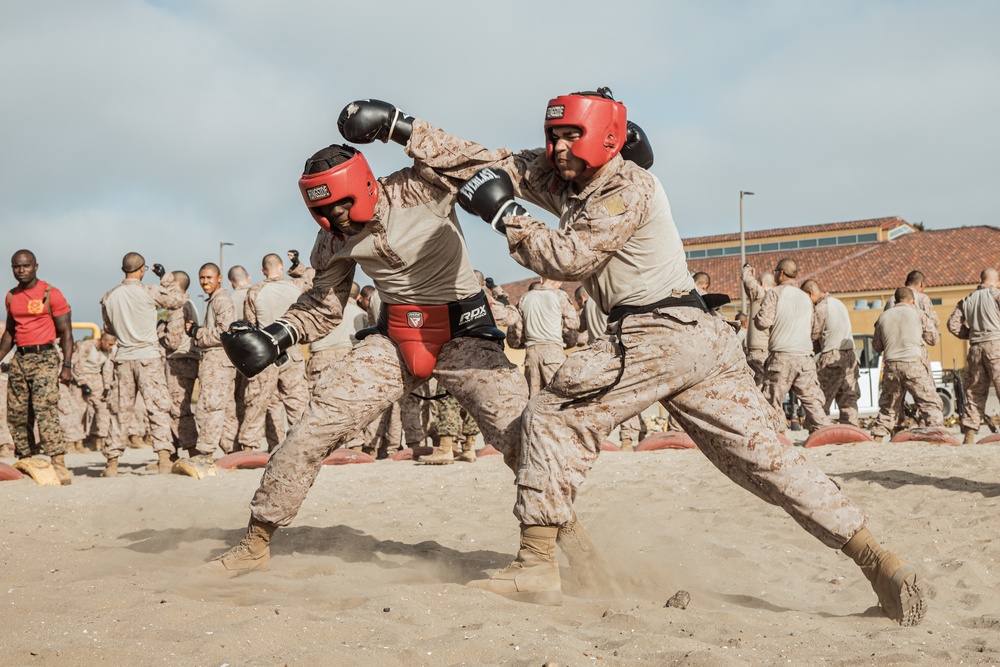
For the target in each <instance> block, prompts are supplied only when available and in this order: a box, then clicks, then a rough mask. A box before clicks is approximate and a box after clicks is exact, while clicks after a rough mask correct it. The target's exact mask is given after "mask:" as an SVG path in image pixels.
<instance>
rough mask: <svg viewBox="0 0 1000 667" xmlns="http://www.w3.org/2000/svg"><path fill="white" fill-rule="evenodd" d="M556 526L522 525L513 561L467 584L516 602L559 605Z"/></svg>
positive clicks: (560, 598) (560, 593)
mask: <svg viewBox="0 0 1000 667" xmlns="http://www.w3.org/2000/svg"><path fill="white" fill-rule="evenodd" d="M558 534H559V527H558V526H523V525H522V526H521V548H520V549H519V550H518V552H517V557H516V558H515V559H514V562H513V563H511V564H510V565H508V566H507V567H505V568H504V569H502V570H500V571H499V572H497V573H496V574H494V575H493V576H492V577H490V578H489V579H478V580H476V581H470V582H469V584H468V585H469V586H472V587H473V588H481V589H483V590H487V591H490V592H492V593H496V594H497V595H502V596H504V597H506V598H510V599H511V600H517V601H518V602H530V603H532V604H544V605H550V606H559V605H561V604H562V585H561V582H560V580H559V565H558V564H557V563H556V536H557V535H558Z"/></svg>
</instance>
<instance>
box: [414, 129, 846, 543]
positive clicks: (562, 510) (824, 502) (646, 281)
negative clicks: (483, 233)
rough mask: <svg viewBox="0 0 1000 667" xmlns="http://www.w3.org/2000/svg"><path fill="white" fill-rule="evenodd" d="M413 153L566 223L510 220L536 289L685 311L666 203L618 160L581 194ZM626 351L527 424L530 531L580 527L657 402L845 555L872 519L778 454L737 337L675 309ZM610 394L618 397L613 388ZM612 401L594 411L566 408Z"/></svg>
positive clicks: (794, 457) (572, 366)
mask: <svg viewBox="0 0 1000 667" xmlns="http://www.w3.org/2000/svg"><path fill="white" fill-rule="evenodd" d="M407 150H408V152H410V154H412V155H416V156H418V157H420V158H422V159H424V160H426V161H428V162H429V163H431V164H432V165H433V166H434V167H435V168H436V169H438V170H439V171H441V172H443V173H446V174H448V175H450V176H452V177H455V178H465V179H467V178H471V177H472V176H473V175H474V174H475V173H476V172H477V171H478V170H479V169H480V168H482V167H483V166H487V165H489V166H493V167H494V168H497V167H500V168H503V169H504V170H505V171H507V172H508V173H509V174H510V176H511V179H512V180H513V182H514V186H515V191H516V194H517V196H519V197H522V198H524V199H526V200H528V201H530V202H532V203H533V204H536V205H538V206H540V207H542V208H543V209H545V210H548V211H549V212H551V213H553V214H555V215H558V216H559V217H560V224H559V229H558V230H556V229H551V228H548V227H546V226H545V225H544V224H543V223H541V222H539V221H537V220H534V219H532V218H531V217H530V216H512V217H507V218H504V222H505V224H506V227H507V242H508V246H509V249H510V253H511V256H512V257H514V259H516V260H517V261H518V262H519V263H521V264H522V265H524V266H526V267H527V268H529V269H531V270H533V271H534V272H536V273H538V274H539V275H542V276H545V277H548V278H552V279H555V280H567V281H568V280H580V281H581V282H583V284H584V286H585V289H586V290H587V292H588V294H590V295H591V297H592V298H594V299H597V300H598V301H599V305H600V307H601V309H602V310H603V311H604V312H611V310H612V308H613V307H615V306H619V305H625V306H629V305H636V306H639V305H644V304H652V303H655V302H658V301H660V300H662V299H664V298H666V297H678V298H679V297H683V296H686V295H688V294H689V292H690V291H691V290H692V289H693V288H694V284H693V282H692V281H691V277H690V274H689V273H688V270H687V266H686V262H685V259H684V249H683V246H682V244H681V241H680V237H679V235H678V233H677V229H676V227H675V226H674V223H673V220H672V218H671V215H670V209H669V205H668V203H667V199H666V195H665V193H664V192H663V188H662V187H661V186H660V184H659V181H658V180H657V179H656V177H655V176H653V175H652V174H650V173H649V172H647V171H645V170H643V169H641V168H640V167H638V166H636V165H634V164H632V163H628V162H625V161H624V160H623V159H622V158H621V156H615V157H614V158H612V159H611V161H610V162H609V163H608V164H607V165H606V166H605V167H604V168H603V170H602V171H601V172H600V173H599V174H598V175H597V176H596V177H595V178H594V179H593V180H592V181H591V182H590V183H589V184H588V185H587V186H586V188H585V189H584V190H583V191H582V192H579V193H577V192H576V191H575V189H573V187H572V186H568V185H566V184H564V183H560V182H559V181H558V180H556V179H555V175H554V172H553V168H552V167H551V166H550V165H549V164H548V163H547V161H546V159H545V151H544V150H532V151H524V152H521V153H519V154H517V155H512V154H511V153H510V152H509V151H506V150H497V151H488V150H487V149H484V148H482V147H481V146H478V145H476V144H471V143H469V142H464V141H462V140H460V139H456V138H453V137H448V136H447V135H444V133H442V132H441V131H440V130H437V129H436V128H433V127H431V126H429V125H428V124H426V123H425V122H424V121H421V120H416V121H414V123H413V134H412V136H411V138H410V142H409V144H408V145H407ZM621 332H622V335H621V343H622V344H623V345H624V348H625V349H624V353H625V365H624V371H623V372H622V378H621V381H620V382H619V383H618V384H617V385H615V386H613V387H611V385H612V384H613V382H614V380H615V377H616V375H617V374H618V373H619V371H620V370H621V364H622V360H621V358H620V356H619V351H620V348H619V345H618V344H617V341H615V342H612V341H611V340H599V341H597V342H595V343H594V344H593V345H592V346H591V347H590V348H587V349H584V350H581V351H578V352H576V353H574V354H572V355H571V356H570V357H569V358H568V359H567V361H566V363H565V364H563V366H562V368H561V369H560V370H559V372H558V373H556V376H555V378H553V380H552V382H550V383H549V385H548V387H546V388H545V389H544V390H542V392H541V393H539V394H538V395H537V396H535V397H534V398H532V399H531V400H530V401H529V403H528V406H527V408H526V409H525V413H524V416H523V423H522V441H521V447H522V449H521V457H520V467H519V470H518V474H517V502H516V505H515V510H514V513H515V516H517V518H518V519H519V520H520V521H521V523H522V524H523V525H527V526H561V525H565V524H567V523H569V522H571V521H572V520H573V516H574V515H573V507H572V506H573V500H574V499H575V497H576V493H577V489H578V488H579V486H580V484H582V483H583V481H584V478H585V477H586V474H587V472H588V471H589V469H590V468H591V466H592V465H593V463H594V461H595V460H596V459H597V456H598V455H599V452H600V443H601V441H602V440H603V439H604V438H605V437H607V435H608V434H610V433H611V431H612V429H614V427H615V426H616V425H618V424H620V423H621V422H623V421H625V420H626V419H628V418H630V417H632V416H634V415H636V414H638V413H639V412H640V411H641V410H642V409H643V408H645V407H646V406H648V405H651V404H652V403H654V402H656V401H660V402H661V403H662V404H663V405H664V406H665V407H666V408H667V410H668V411H669V412H670V413H671V415H672V416H673V417H674V418H675V419H676V420H677V421H678V422H679V423H680V424H681V425H682V426H683V427H684V429H685V431H687V433H688V434H690V435H691V437H692V438H693V439H694V441H695V442H696V443H698V445H699V447H700V449H701V451H702V452H703V453H704V454H705V455H706V456H707V457H708V458H709V459H710V460H711V461H712V462H713V463H714V464H715V465H716V466H718V467H719V468H720V469H721V470H722V471H723V472H725V473H726V474H727V475H729V476H730V478H732V479H733V480H734V481H736V482H737V483H739V484H740V485H742V486H743V487H744V488H746V489H748V490H749V491H751V492H752V493H754V494H755V495H757V496H759V497H761V498H763V499H764V500H766V501H768V502H771V503H774V504H777V505H780V506H781V507H782V508H784V509H785V510H786V511H787V512H788V513H789V514H790V515H791V516H792V517H793V518H795V519H796V520H797V521H798V522H799V523H800V524H801V525H802V526H803V527H804V528H805V529H806V530H807V531H809V532H810V533H811V534H813V535H815V536H816V537H818V538H819V539H820V540H822V541H823V542H824V543H825V544H827V545H828V546H830V547H834V548H840V547H842V546H843V545H844V544H845V543H846V542H847V541H848V539H850V538H851V537H852V536H853V535H854V534H855V532H857V531H858V530H859V529H860V528H861V527H862V525H863V524H864V522H865V516H864V513H863V512H862V511H861V510H860V509H859V508H857V507H856V506H854V505H853V504H852V503H851V502H850V501H849V500H848V499H847V497H846V496H845V495H844V494H843V493H842V492H841V491H840V489H838V488H837V485H836V484H834V483H833V482H832V481H831V480H830V479H829V478H827V477H826V475H824V474H823V473H822V471H820V470H819V469H818V468H817V467H816V466H814V465H813V464H811V463H810V462H809V461H808V460H807V459H805V458H804V457H803V456H802V455H801V453H800V452H799V451H798V450H796V449H795V448H793V447H785V446H784V445H782V444H780V442H779V441H778V437H777V434H776V433H775V432H774V430H773V428H772V426H771V424H770V421H771V419H770V416H769V411H768V409H767V408H766V404H765V401H764V399H763V397H762V396H761V393H760V392H759V391H758V390H757V388H756V387H755V386H754V383H753V380H752V378H751V375H750V372H749V369H748V368H747V364H746V359H745V357H744V355H743V352H742V350H741V349H740V347H739V345H738V343H737V340H736V333H735V329H734V327H733V326H732V325H731V323H729V322H727V321H726V320H724V319H723V318H722V317H721V316H719V315H718V314H717V313H715V312H705V311H703V310H701V309H700V308H694V307H686V306H673V307H664V308H660V309H658V310H656V311H654V312H650V313H646V314H634V315H628V316H626V317H625V318H624V320H622V322H621ZM609 387H611V388H609ZM602 389H607V393H604V394H603V395H602V396H599V397H596V398H593V399H592V400H587V401H582V402H580V403H577V404H575V405H567V402H568V401H571V400H573V399H576V398H579V397H583V396H587V395H590V394H592V393H596V392H597V391H598V390H602Z"/></svg>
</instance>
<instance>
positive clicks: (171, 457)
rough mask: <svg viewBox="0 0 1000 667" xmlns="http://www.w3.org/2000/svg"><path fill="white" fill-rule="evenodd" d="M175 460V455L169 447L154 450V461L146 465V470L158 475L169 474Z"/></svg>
mask: <svg viewBox="0 0 1000 667" xmlns="http://www.w3.org/2000/svg"><path fill="white" fill-rule="evenodd" d="M176 460H177V455H176V454H174V453H173V452H171V451H170V450H169V449H160V450H158V451H157V452H156V463H150V464H149V465H148V466H146V471H147V472H151V473H152V472H155V473H157V474H159V475H169V474H170V470H171V469H172V468H173V467H174V461H176Z"/></svg>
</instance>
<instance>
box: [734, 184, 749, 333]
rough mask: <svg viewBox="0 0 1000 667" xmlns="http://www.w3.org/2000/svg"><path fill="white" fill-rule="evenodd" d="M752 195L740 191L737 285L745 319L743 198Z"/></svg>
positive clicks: (745, 251) (745, 252) (745, 246)
mask: <svg viewBox="0 0 1000 667" xmlns="http://www.w3.org/2000/svg"><path fill="white" fill-rule="evenodd" d="M752 194H753V193H752V192H745V191H743V190H740V278H739V280H738V281H737V284H738V285H739V286H740V297H741V303H742V306H741V308H742V309H743V312H744V313H746V315H747V317H750V313H749V311H747V292H746V290H745V289H743V266H744V265H745V264H746V263H747V243H746V237H745V236H744V234H743V197H744V196H749V195H752Z"/></svg>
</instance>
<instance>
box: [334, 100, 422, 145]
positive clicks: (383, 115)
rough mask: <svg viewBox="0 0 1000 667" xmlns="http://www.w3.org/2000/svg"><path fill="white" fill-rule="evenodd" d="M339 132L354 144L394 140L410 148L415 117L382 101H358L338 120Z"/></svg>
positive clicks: (341, 113) (345, 109) (344, 111)
mask: <svg viewBox="0 0 1000 667" xmlns="http://www.w3.org/2000/svg"><path fill="white" fill-rule="evenodd" d="M337 129H339V130H340V134H341V135H342V136H343V137H344V139H347V140H348V141H350V142H351V143H355V144H370V143H371V142H373V141H375V140H376V139H377V140H378V141H381V142H382V143H386V142H387V141H389V140H390V139H392V140H393V141H395V142H396V143H398V144H403V145H404V146H405V145H406V142H407V141H409V140H410V133H411V132H413V116H408V115H406V114H405V113H403V112H402V111H400V110H399V109H397V108H396V107H394V106H393V105H391V104H389V103H388V102H383V101H382V100H357V101H355V102H351V103H350V104H348V105H347V106H346V107H344V109H343V111H341V112H340V118H338V119H337Z"/></svg>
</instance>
